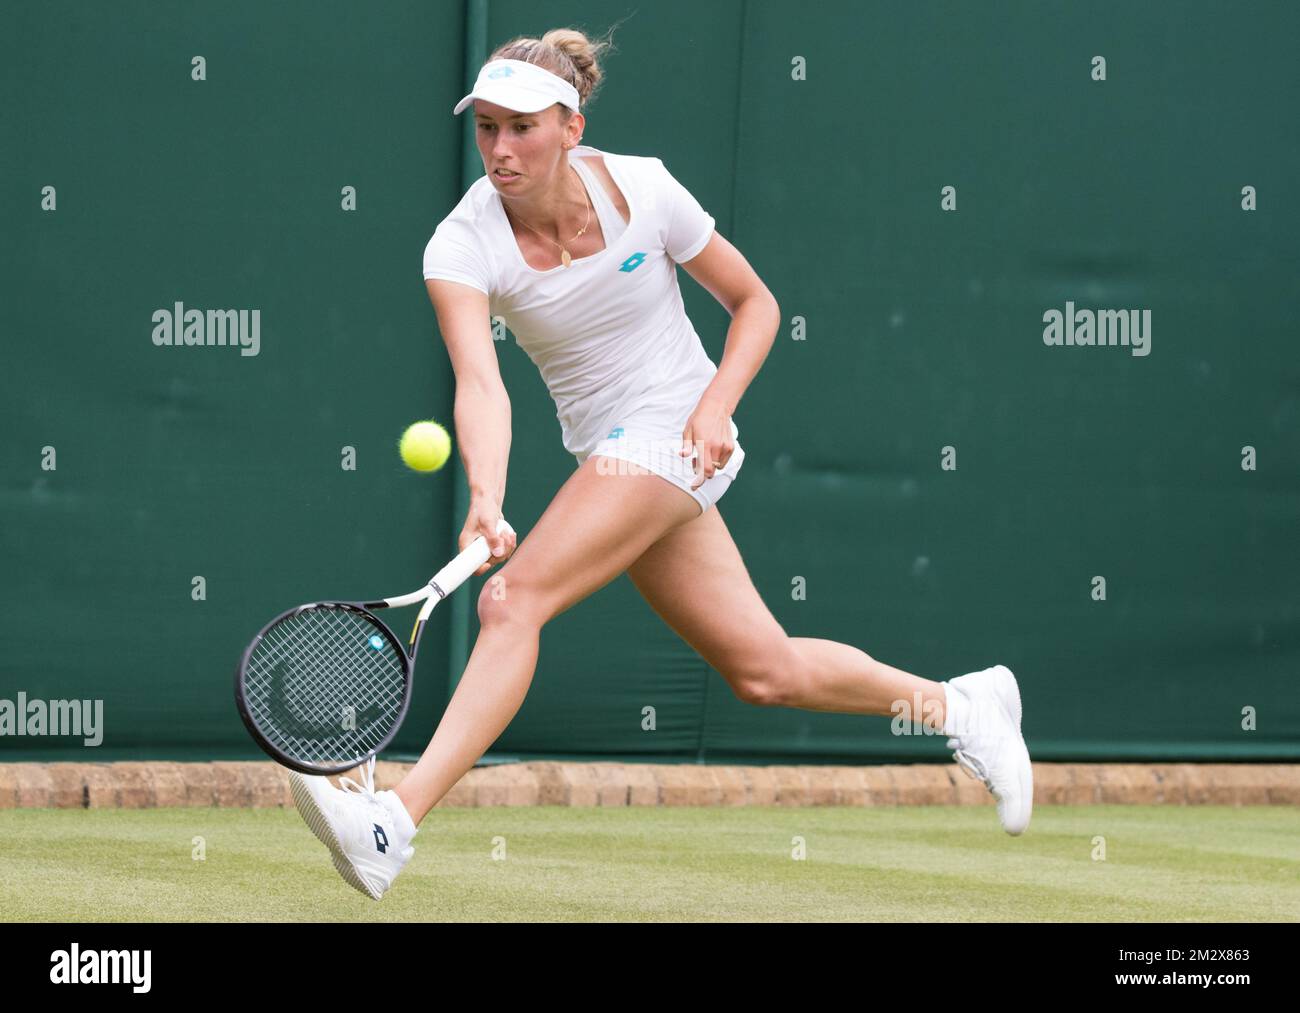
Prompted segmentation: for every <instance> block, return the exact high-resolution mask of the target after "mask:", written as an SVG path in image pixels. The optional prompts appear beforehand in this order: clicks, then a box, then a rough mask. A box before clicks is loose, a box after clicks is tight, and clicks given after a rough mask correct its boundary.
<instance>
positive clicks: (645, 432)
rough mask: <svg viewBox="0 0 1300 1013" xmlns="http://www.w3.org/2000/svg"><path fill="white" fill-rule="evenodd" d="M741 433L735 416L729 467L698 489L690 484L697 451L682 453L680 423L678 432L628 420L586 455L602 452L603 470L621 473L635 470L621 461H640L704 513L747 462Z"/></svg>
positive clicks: (693, 475)
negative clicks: (734, 442)
mask: <svg viewBox="0 0 1300 1013" xmlns="http://www.w3.org/2000/svg"><path fill="white" fill-rule="evenodd" d="M739 435H740V430H739V429H738V428H737V427H736V421H735V419H732V420H731V438H732V439H733V440H735V441H736V448H735V450H733V451H732V452H731V457H730V458H729V459H728V461H727V464H726V467H723V468H719V469H718V470H717V471H715V472H714V473H713V477H712V478H706V479H705V480H704V483H703V484H702V485H701V486H700V487H699V488H698V489H692V488H691V486H692V485H693V484H694V482H695V481H696V473H695V457H694V455H693V454H692V455H691V456H689V457H683V456H682V455H681V454H680V453H679V451H680V450H681V446H682V431H681V428H680V427H679V428H678V429H677V431H676V432H665V431H663V429H662V427H658V426H653V425H643V424H639V423H637V422H636V421H629V422H627V423H624V424H622V425H619V426H616V427H615V428H614V430H613V431H612V432H611V433H610V434H609V435H608V436H606V437H605V438H604V439H603V440H601V441H600V442H599V443H597V444H596V446H595V448H594V449H593V450H592V451H591V453H590V454H588V455H587V456H588V457H595V456H600V457H601V458H603V459H604V460H601V461H598V462H597V463H596V467H597V468H599V469H600V471H601V474H609V475H614V474H619V473H620V469H621V472H622V473H625V474H632V473H633V472H632V471H631V470H630V469H628V468H627V467H626V466H625V465H623V464H621V463H620V462H631V463H632V464H639V465H640V466H641V467H642V468H645V469H646V470H647V471H650V472H653V473H654V474H656V475H658V476H660V477H661V478H663V479H665V480H667V481H669V482H671V483H672V484H673V485H675V486H677V487H678V488H679V489H681V490H683V491H684V492H686V493H688V494H689V495H690V496H691V497H692V498H693V499H694V500H695V501H696V502H697V503H699V504H700V513H704V511H705V510H707V509H709V507H710V506H712V505H713V504H714V503H716V502H718V500H719V499H721V498H722V494H723V493H724V492H726V491H727V489H728V488H730V486H731V483H732V482H734V481H735V479H736V475H737V474H739V472H740V466H741V465H742V464H744V463H745V450H744V448H743V447H742V446H741V445H740V442H739V440H737V439H736V438H737V437H738V436H739ZM574 456H575V457H577V455H574ZM577 460H578V463H579V464H581V463H582V462H583V460H584V458H581V457H577Z"/></svg>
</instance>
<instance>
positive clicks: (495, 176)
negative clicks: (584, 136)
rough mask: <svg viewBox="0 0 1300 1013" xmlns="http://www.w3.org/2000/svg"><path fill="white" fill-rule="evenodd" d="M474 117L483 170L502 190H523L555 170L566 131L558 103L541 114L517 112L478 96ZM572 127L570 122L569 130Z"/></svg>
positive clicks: (548, 176) (538, 182)
mask: <svg viewBox="0 0 1300 1013" xmlns="http://www.w3.org/2000/svg"><path fill="white" fill-rule="evenodd" d="M578 118H579V117H578V116H577V115H575V116H574V117H573V119H575V120H576V119H578ZM474 120H475V123H474V132H475V136H476V138H477V140H478V150H479V155H480V156H481V157H482V159H483V169H484V171H485V172H486V173H487V175H488V178H489V179H491V180H492V185H493V186H495V187H496V188H497V189H498V190H499V191H501V193H503V194H512V195H513V194H518V193H522V192H524V191H526V190H528V189H530V188H531V187H533V186H535V185H539V184H540V183H541V182H542V181H544V180H546V179H548V178H550V176H551V174H552V173H554V172H555V171H556V168H557V167H558V165H559V161H560V156H561V155H562V154H563V145H564V143H565V142H564V135H565V132H566V128H564V127H561V126H560V114H559V106H558V105H552V106H548V107H547V108H545V109H543V110H542V111H541V112H538V113H518V112H515V111H514V110H513V109H507V108H505V106H498V105H493V104H492V103H491V102H484V101H483V100H482V99H475V100H474ZM573 126H575V124H573V123H572V122H570V124H569V127H568V129H571V128H572V127H573ZM578 136H581V134H580V133H579V134H578ZM509 173H514V175H510V174H509Z"/></svg>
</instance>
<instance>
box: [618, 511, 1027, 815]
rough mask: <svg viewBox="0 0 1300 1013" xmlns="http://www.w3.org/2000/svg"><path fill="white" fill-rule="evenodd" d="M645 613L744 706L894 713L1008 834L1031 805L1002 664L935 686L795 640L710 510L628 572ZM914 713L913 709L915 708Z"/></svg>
mask: <svg viewBox="0 0 1300 1013" xmlns="http://www.w3.org/2000/svg"><path fill="white" fill-rule="evenodd" d="M627 574H628V577H629V578H630V579H631V580H632V583H633V584H634V585H635V586H636V588H637V590H639V591H640V592H641V594H642V596H643V597H644V598H645V599H646V601H648V602H649V603H650V606H651V607H652V608H653V609H654V610H655V611H656V612H657V613H658V614H659V615H660V616H661V617H662V618H663V619H664V621H665V622H667V623H668V625H669V626H671V627H672V628H673V629H674V630H675V631H676V632H677V633H678V635H679V636H680V637H681V638H682V639H683V640H685V641H686V642H687V643H688V644H690V645H691V646H692V647H693V648H695V650H696V651H698V652H699V654H700V656H701V657H703V658H704V660H705V661H707V662H708V663H709V664H710V665H712V666H713V667H714V668H715V669H717V670H718V672H719V673H721V675H722V677H723V678H724V679H726V680H727V682H728V684H730V686H731V688H732V690H733V691H734V692H735V694H736V695H737V696H738V697H740V698H741V699H742V700H746V701H748V702H750V703H755V704H763V705H768V706H782V707H798V708H802V709H805V710H820V711H837V712H841V713H852V714H895V713H899V708H900V705H903V706H906V707H907V708H908V711H909V712H910V714H911V716H912V720H913V721H917V722H922V723H923V725H924V726H925V727H926V728H929V729H932V730H934V731H936V732H942V733H943V734H944V735H947V736H949V738H948V739H947V745H948V748H949V749H952V750H954V751H955V752H954V753H953V758H954V759H955V760H957V762H958V763H959V764H960V765H961V767H962V769H963V770H965V771H966V773H968V774H970V776H972V777H974V778H976V779H977V780H979V781H982V782H983V783H984V784H985V785H986V786H987V787H988V789H989V791H990V792H991V793H992V794H993V796H994V798H995V799H997V808H998V819H999V820H1000V821H1001V823H1002V827H1003V829H1004V830H1006V831H1007V833H1009V834H1020V833H1023V832H1024V830H1025V828H1026V827H1027V826H1028V825H1029V817H1030V814H1031V812H1032V809H1033V791H1034V789H1033V770H1032V765H1031V763H1030V759H1029V751H1028V749H1027V748H1026V746H1025V741H1024V737H1023V735H1022V734H1021V732H1020V691H1019V687H1018V685H1017V684H1016V680H1015V676H1014V675H1013V674H1012V673H1011V671H1010V670H1009V669H1008V668H1006V667H1005V666H1003V665H995V666H993V667H992V668H987V669H984V670H982V671H979V672H972V673H969V674H967V675H962V676H959V677H957V678H955V679H951V680H949V681H948V682H946V683H940V682H934V681H932V680H930V679H923V678H921V677H920V676H917V675H912V674H911V673H909V672H904V671H902V670H901V669H897V668H894V667H892V666H890V665H886V664H884V663H883V662H880V661H877V660H876V659H875V658H872V657H871V656H870V655H868V654H866V653H865V652H863V651H860V650H859V649H858V648H856V647H851V646H849V645H848V644H841V643H837V642H835V641H833V640H821V639H817V638H814V637H791V636H789V635H788V634H786V632H785V631H784V630H783V629H782V628H781V625H780V624H779V623H778V622H777V621H776V618H775V617H774V616H773V615H772V613H771V612H770V611H769V610H768V608H767V606H766V605H765V604H764V603H763V599H762V598H761V597H760V596H759V594H758V591H757V589H756V588H755V587H754V584H753V581H752V580H751V579H750V577H749V572H748V571H747V570H746V569H745V564H744V561H743V560H742V559H741V557H740V552H739V550H738V549H737V548H736V544H735V542H734V541H733V540H732V538H731V533H730V532H729V531H728V530H727V526H726V524H725V523H723V520H722V516H721V514H719V513H718V510H717V507H716V506H715V507H713V508H712V509H708V510H705V511H704V513H702V514H700V515H699V516H698V517H696V518H694V519H692V520H690V521H688V522H686V523H685V524H681V525H679V526H677V527H676V528H673V529H672V530H670V531H668V532H667V533H666V534H664V535H663V536H661V537H660V538H659V539H658V540H657V541H656V542H655V543H654V544H652V545H651V546H650V547H649V548H648V549H646V550H645V552H643V553H642V554H641V555H640V556H639V557H638V558H637V560H636V562H634V563H633V564H632V565H631V566H629V567H628V570H627ZM918 700H919V701H920V712H919V713H918V712H917V709H916V708H917V701H918Z"/></svg>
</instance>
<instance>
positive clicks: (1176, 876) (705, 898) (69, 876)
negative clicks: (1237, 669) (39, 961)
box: [0, 806, 1300, 921]
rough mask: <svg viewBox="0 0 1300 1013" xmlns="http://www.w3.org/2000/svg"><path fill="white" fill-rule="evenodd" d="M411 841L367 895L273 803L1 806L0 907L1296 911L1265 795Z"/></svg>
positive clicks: (762, 816)
mask: <svg viewBox="0 0 1300 1013" xmlns="http://www.w3.org/2000/svg"><path fill="white" fill-rule="evenodd" d="M196 836H199V837H202V838H203V839H204V843H205V847H206V857H205V858H204V860H202V861H199V860H196V859H195V858H193V857H192V851H193V849H194V847H195V845H194V844H192V843H191V841H192V838H194V837H196ZM1095 836H1102V837H1104V838H1105V840H1106V858H1105V860H1104V861H1095V860H1094V859H1093V848H1094V845H1093V838H1094V837H1095ZM498 837H499V838H503V839H504V842H505V853H506V858H505V859H504V860H494V859H493V857H492V853H493V848H494V838H498ZM796 837H800V838H802V839H803V840H804V841H805V842H806V849H807V857H806V859H805V860H802V861H796V860H794V859H793V858H792V853H793V849H794V847H795V841H794V839H795V838H796ZM415 845H416V852H415V857H414V859H412V861H411V863H410V864H409V865H408V866H407V867H406V869H405V870H404V871H403V873H402V875H401V876H400V877H399V878H398V880H397V882H396V884H395V886H394V888H393V890H392V891H390V892H389V894H388V895H387V896H386V897H385V898H384V899H383V901H382V902H380V903H379V904H376V903H375V902H374V901H371V900H369V899H367V898H365V897H362V896H361V895H360V894H358V893H356V892H355V891H354V890H352V889H351V888H350V887H348V886H347V885H346V884H345V883H344V882H343V881H342V880H341V879H340V878H339V877H338V875H337V874H336V873H335V872H334V868H333V866H332V865H331V863H330V860H329V855H328V852H327V851H326V850H325V848H324V847H323V846H322V845H321V844H320V843H318V842H317V841H316V839H315V838H314V837H313V836H312V835H311V832H310V831H309V830H308V829H307V827H306V825H305V824H304V823H303V822H302V821H301V819H300V818H299V816H298V814H297V813H296V812H295V811H294V810H293V809H287V810H285V809H261V810H245V809H215V808H211V809H146V810H112V809H105V810H59V809H19V810H3V811H0V884H2V885H0V919H3V920H6V921H292V920H321V921H356V920H362V919H366V920H373V919H376V918H382V919H384V920H390V921H440V920H454V921H462V920H466V921H469V920H484V921H513V920H526V921H584V920H602V921H676V920H690V921H729V920H744V921H767V920H779V921H840V920H854V921H954V920H955V921H962V920H976V921H1002V920H1011V921H1020V920H1026V921H1036V920H1047V921H1295V920H1300V812H1298V811H1297V810H1296V809H1295V808H1283V807H1280V806H1273V807H1256V808H1230V807H1220V806H1188V807H1172V806H1170V807H1164V806H1074V807H1062V806H1040V807H1038V808H1037V809H1036V810H1035V812H1034V821H1033V824H1032V826H1031V827H1030V828H1029V831H1028V832H1027V833H1026V834H1025V835H1024V836H1023V837H1020V838H1012V837H1008V836H1007V835H1006V834H1004V833H1002V831H1001V830H1000V829H998V826H997V818H996V816H995V815H994V813H993V811H992V809H991V808H988V807H978V808H958V807H934V808H919V807H903V808H896V809H894V808H888V809H886V808H881V809H874V808H841V807H815V808H801V809H788V808H744V809H721V808H719V809H706V808H644V809H643V808H633V809H599V808H592V809H587V808H567V807H541V808H533V807H528V808H525V807H520V808H491V809H448V810H435V811H434V812H433V813H432V814H430V816H429V817H428V819H426V820H425V821H424V824H423V825H422V826H421V828H420V832H419V835H418V836H417V837H416V839H415Z"/></svg>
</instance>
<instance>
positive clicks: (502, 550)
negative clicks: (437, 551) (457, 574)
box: [458, 496, 515, 577]
mask: <svg viewBox="0 0 1300 1013" xmlns="http://www.w3.org/2000/svg"><path fill="white" fill-rule="evenodd" d="M500 523H501V505H500V504H499V503H497V502H496V501H495V500H493V499H491V498H490V497H487V496H481V497H476V498H473V499H471V500H470V503H469V513H468V514H467V515H466V517H465V527H464V528H462V529H461V532H460V544H459V546H458V547H459V549H460V550H461V551H462V552H463V551H464V550H465V549H466V548H467V547H468V546H469V543H470V542H472V541H474V539H475V538H477V537H479V535H482V536H483V537H484V538H485V539H487V543H488V548H489V549H491V550H492V555H491V556H489V557H488V561H487V562H486V563H484V564H483V565H482V566H480V567H479V568H478V569H477V570H475V571H474V576H475V577H478V576H480V575H481V574H484V573H487V572H488V570H490V569H492V567H494V566H496V565H497V564H498V563H504V562H505V561H506V560H507V559H509V558H510V556H511V554H512V553H513V552H514V551H515V533H514V532H513V531H502V532H498V531H497V527H498V526H499V525H500Z"/></svg>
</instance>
